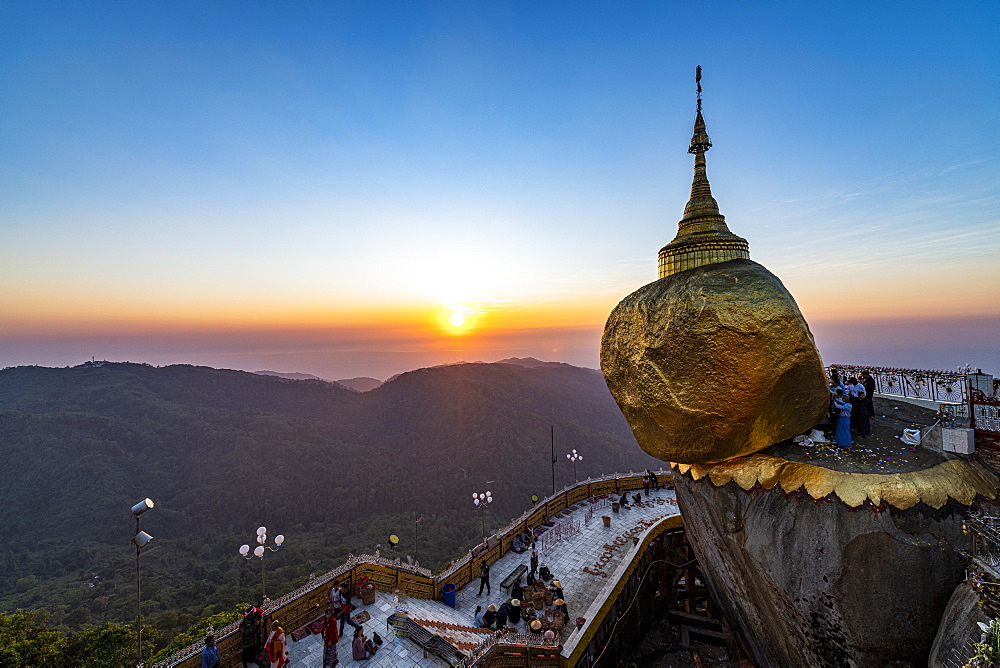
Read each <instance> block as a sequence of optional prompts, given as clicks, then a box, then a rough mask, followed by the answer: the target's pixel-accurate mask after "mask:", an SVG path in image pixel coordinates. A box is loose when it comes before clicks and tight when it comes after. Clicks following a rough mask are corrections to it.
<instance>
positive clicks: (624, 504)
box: [618, 492, 631, 508]
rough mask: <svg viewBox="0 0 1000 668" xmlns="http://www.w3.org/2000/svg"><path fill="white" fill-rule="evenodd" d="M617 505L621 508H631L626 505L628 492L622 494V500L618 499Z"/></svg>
mask: <svg viewBox="0 0 1000 668" xmlns="http://www.w3.org/2000/svg"><path fill="white" fill-rule="evenodd" d="M618 505H620V506H621V507H622V508H629V507H631V506H629V505H628V492H622V498H620V499H618Z"/></svg>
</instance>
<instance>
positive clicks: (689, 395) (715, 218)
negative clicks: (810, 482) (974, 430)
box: [601, 67, 829, 464]
mask: <svg viewBox="0 0 1000 668" xmlns="http://www.w3.org/2000/svg"><path fill="white" fill-rule="evenodd" d="M696 81H697V84H698V110H697V115H696V116H695V124H694V134H693V136H692V138H691V145H690V147H689V149H688V151H689V152H690V153H693V154H694V155H695V165H694V181H693V183H692V185H691V197H690V199H689V200H688V203H687V206H685V207H684V217H683V218H682V219H681V221H680V223H678V230H677V235H676V237H674V240H673V241H671V242H670V243H669V244H667V245H666V246H664V247H663V248H662V249H661V250H660V253H659V276H660V278H659V280H657V281H654V282H653V283H650V284H648V285H646V286H644V287H642V288H640V289H639V290H637V291H636V292H634V293H632V294H631V295H629V296H628V297H626V298H625V299H623V300H622V301H621V303H619V304H618V306H617V307H616V308H615V309H614V311H612V313H611V315H610V317H609V318H608V322H607V325H606V326H605V329H604V337H603V340H602V342H601V370H602V371H603V373H604V377H605V380H606V381H607V384H608V388H609V389H610V390H611V394H612V395H613V396H614V398H615V401H617V402H618V405H619V407H620V408H621V410H622V413H624V414H625V417H626V419H628V422H629V425H630V426H631V427H632V432H633V433H634V434H635V437H636V440H637V441H638V442H639V445H640V446H642V448H643V449H644V450H645V451H646V452H648V453H649V454H651V455H653V456H655V457H658V458H659V459H662V460H666V461H675V462H683V463H689V464H694V463H705V462H717V461H722V460H725V459H730V458H732V457H738V456H741V455H746V454H750V453H753V452H757V451H758V450H762V449H764V448H766V447H768V446H770V445H773V444H774V443H777V442H779V441H782V440H784V439H787V438H791V437H792V436H795V435H796V434H800V433H802V432H803V431H805V430H807V429H809V428H810V427H812V426H813V425H815V424H816V423H817V422H818V421H819V419H820V417H821V416H822V415H823V413H824V411H825V410H826V408H827V406H828V402H829V394H828V391H827V387H826V379H825V375H824V371H823V364H822V362H821V361H820V357H819V353H818V352H817V350H816V344H815V342H814V341H813V336H812V333H811V332H810V331H809V327H808V325H807V324H806V322H805V320H804V319H803V317H802V314H801V313H800V312H799V309H798V306H796V304H795V300H794V299H793V298H792V296H791V295H790V294H789V293H788V291H787V290H786V289H785V287H784V286H783V285H782V284H781V281H780V280H778V278H777V277H775V276H774V275H773V274H771V273H770V272H769V271H767V270H766V269H765V268H764V267H762V266H761V265H759V264H757V263H756V262H753V261H751V260H750V250H749V245H748V244H747V241H746V240H745V239H743V238H741V237H738V236H736V235H735V234H733V233H732V232H730V231H729V228H728V227H727V226H726V221H725V217H724V216H722V214H720V213H719V206H718V203H716V201H715V198H714V197H712V189H711V186H710V184H709V182H708V174H707V168H706V162H705V153H706V152H707V151H708V149H709V148H711V146H712V143H711V141H710V140H709V137H708V131H707V129H706V125H705V119H704V116H703V115H702V109H701V68H700V67H699V68H698V70H697V75H696Z"/></svg>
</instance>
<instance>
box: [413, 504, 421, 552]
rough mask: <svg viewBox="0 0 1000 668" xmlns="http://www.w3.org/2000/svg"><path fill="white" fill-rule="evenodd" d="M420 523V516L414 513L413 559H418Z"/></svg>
mask: <svg viewBox="0 0 1000 668" xmlns="http://www.w3.org/2000/svg"><path fill="white" fill-rule="evenodd" d="M419 525H420V518H419V517H417V516H416V515H414V517H413V561H418V559H417V527H418V526H419Z"/></svg>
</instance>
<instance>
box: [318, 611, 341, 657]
mask: <svg viewBox="0 0 1000 668" xmlns="http://www.w3.org/2000/svg"><path fill="white" fill-rule="evenodd" d="M338 613H339V611H338V610H337V609H336V608H330V611H329V612H327V613H326V614H325V615H323V627H322V630H321V633H322V636H323V668H334V666H336V665H337V664H338V663H339V660H338V659H337V643H338V642H340V631H339V630H338V629H337V625H338V621H339V620H338V619H337V616H338Z"/></svg>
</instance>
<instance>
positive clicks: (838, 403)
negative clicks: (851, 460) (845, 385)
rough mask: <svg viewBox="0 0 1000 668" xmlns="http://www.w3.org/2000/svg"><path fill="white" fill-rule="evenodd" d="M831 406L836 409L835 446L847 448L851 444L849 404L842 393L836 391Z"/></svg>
mask: <svg viewBox="0 0 1000 668" xmlns="http://www.w3.org/2000/svg"><path fill="white" fill-rule="evenodd" d="M833 406H834V408H836V409H837V411H838V414H837V433H836V435H835V436H834V438H835V439H836V441H837V445H839V446H840V447H842V448H849V447H851V446H852V443H851V404H850V403H849V402H848V401H847V397H846V396H844V391H843V390H841V389H839V388H838V389H837V392H836V393H835V394H834V396H833Z"/></svg>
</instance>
